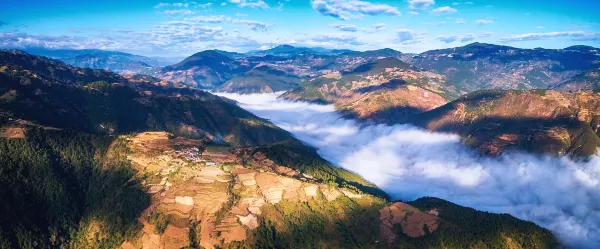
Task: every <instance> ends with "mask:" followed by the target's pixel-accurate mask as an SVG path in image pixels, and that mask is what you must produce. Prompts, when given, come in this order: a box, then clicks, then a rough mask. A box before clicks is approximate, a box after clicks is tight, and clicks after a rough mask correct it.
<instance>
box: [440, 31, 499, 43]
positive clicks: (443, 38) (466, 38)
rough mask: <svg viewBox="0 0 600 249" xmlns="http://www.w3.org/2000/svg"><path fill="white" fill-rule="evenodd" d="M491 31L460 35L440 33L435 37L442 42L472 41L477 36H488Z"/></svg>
mask: <svg viewBox="0 0 600 249" xmlns="http://www.w3.org/2000/svg"><path fill="white" fill-rule="evenodd" d="M491 35H492V33H480V34H460V35H445V36H444V35H442V36H438V37H436V40H438V41H441V42H444V43H453V42H456V41H460V42H461V43H465V42H470V41H474V40H475V39H477V38H486V37H490V36H491Z"/></svg>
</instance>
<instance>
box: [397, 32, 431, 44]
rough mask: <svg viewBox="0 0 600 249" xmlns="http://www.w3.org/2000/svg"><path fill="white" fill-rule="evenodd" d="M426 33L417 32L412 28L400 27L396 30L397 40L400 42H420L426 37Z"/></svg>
mask: <svg viewBox="0 0 600 249" xmlns="http://www.w3.org/2000/svg"><path fill="white" fill-rule="evenodd" d="M424 35H425V33H423V32H416V31H414V30H410V29H399V30H396V40H395V42H397V43H400V44H405V45H406V44H415V43H420V42H422V41H423V39H424Z"/></svg>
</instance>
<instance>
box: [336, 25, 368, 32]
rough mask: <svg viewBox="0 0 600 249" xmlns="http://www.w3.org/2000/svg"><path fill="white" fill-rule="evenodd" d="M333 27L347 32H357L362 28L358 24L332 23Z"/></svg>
mask: <svg viewBox="0 0 600 249" xmlns="http://www.w3.org/2000/svg"><path fill="white" fill-rule="evenodd" d="M330 26H331V27H334V28H337V29H339V30H340V31H346V32H356V31H359V30H361V29H360V28H359V27H358V26H356V25H347V24H332V25H330Z"/></svg>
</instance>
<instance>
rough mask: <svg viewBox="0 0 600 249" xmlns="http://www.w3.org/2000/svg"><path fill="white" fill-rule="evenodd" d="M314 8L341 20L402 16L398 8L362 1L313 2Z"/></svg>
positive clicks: (321, 0)
mask: <svg viewBox="0 0 600 249" xmlns="http://www.w3.org/2000/svg"><path fill="white" fill-rule="evenodd" d="M312 8H313V9H314V10H316V11H317V12H319V13H321V14H322V15H326V16H331V17H335V18H337V19H340V20H349V19H358V18H361V17H362V16H365V15H368V16H378V15H391V16H399V15H400V11H398V9H397V8H396V7H392V6H390V5H387V4H373V3H369V2H365V1H360V0H312Z"/></svg>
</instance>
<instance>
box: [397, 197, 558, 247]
mask: <svg viewBox="0 0 600 249" xmlns="http://www.w3.org/2000/svg"><path fill="white" fill-rule="evenodd" d="M409 204H410V205H412V206H414V207H417V208H419V209H421V210H423V211H428V210H432V209H437V210H438V212H439V217H440V218H441V219H443V220H444V222H443V223H442V224H440V226H439V228H438V230H436V231H434V232H433V233H431V234H428V235H425V236H424V237H423V238H417V239H415V238H409V237H407V236H400V237H399V238H400V241H399V242H398V245H399V247H398V248H415V249H417V248H432V247H440V245H444V247H445V248H457V249H460V248H513V247H512V245H518V246H517V248H557V247H558V246H559V244H558V242H557V241H556V239H555V238H554V235H552V233H551V232H550V231H548V230H546V229H543V228H541V227H539V226H537V225H535V224H534V223H532V222H527V221H522V220H519V219H517V218H515V217H513V216H511V215H508V214H493V213H488V212H481V211H477V210H475V209H472V208H466V207H462V206H459V205H456V204H454V203H451V202H448V201H444V200H442V199H438V198H428V197H426V198H420V199H418V200H415V201H412V202H409Z"/></svg>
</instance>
